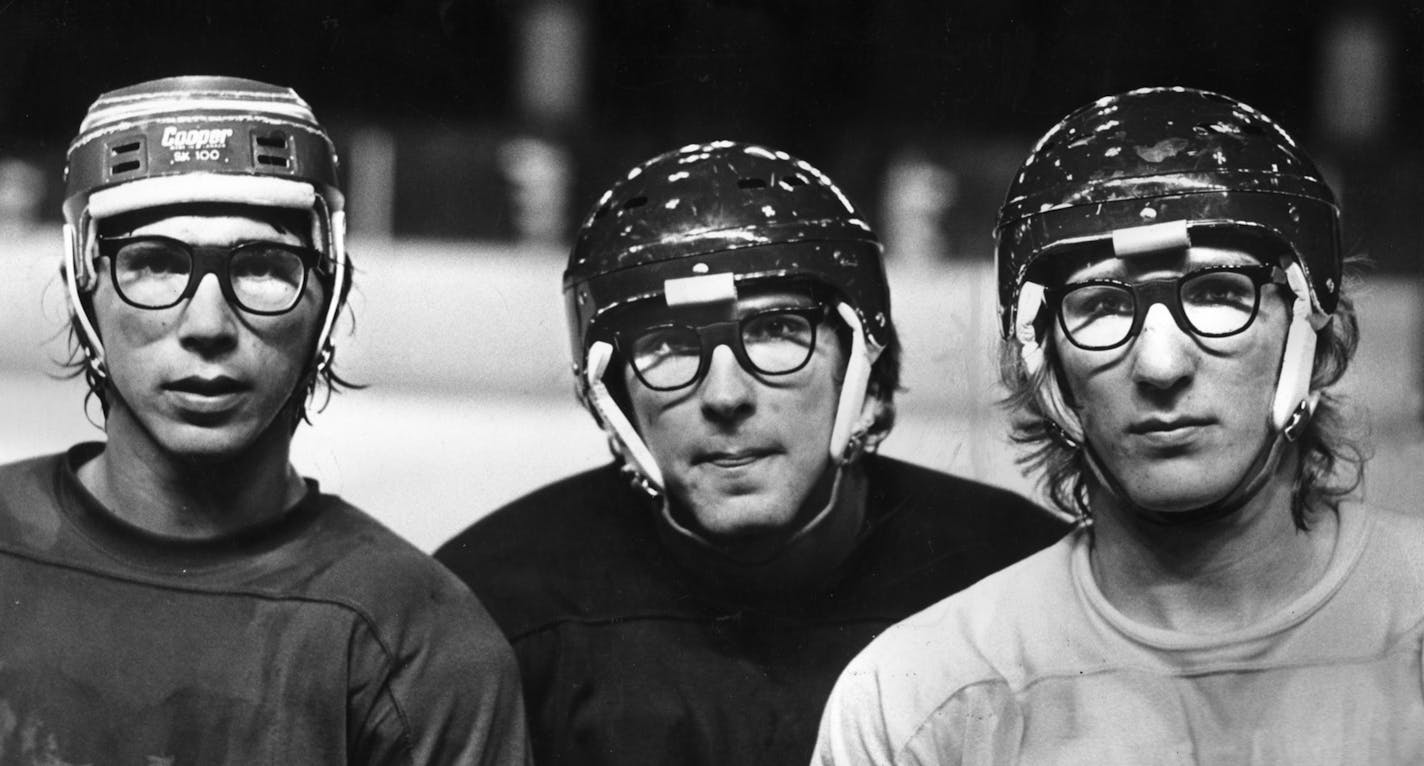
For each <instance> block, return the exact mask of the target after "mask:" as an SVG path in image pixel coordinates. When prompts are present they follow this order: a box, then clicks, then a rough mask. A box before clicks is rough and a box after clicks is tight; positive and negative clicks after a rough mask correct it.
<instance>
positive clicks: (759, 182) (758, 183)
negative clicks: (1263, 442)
mask: <svg viewBox="0 0 1424 766" xmlns="http://www.w3.org/2000/svg"><path fill="white" fill-rule="evenodd" d="M737 188H738V189H765V188H766V179H765V178H738V179H737Z"/></svg>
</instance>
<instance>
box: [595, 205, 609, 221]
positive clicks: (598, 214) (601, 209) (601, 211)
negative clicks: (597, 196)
mask: <svg viewBox="0 0 1424 766" xmlns="http://www.w3.org/2000/svg"><path fill="white" fill-rule="evenodd" d="M612 209H613V206H612V205H610V204H608V203H607V202H605V203H603V204H602V205H599V206H598V210H597V211H595V212H594V214H593V220H595V221H597V220H598V219H600V218H603V217H604V216H606V215H608V211H609V210H612Z"/></svg>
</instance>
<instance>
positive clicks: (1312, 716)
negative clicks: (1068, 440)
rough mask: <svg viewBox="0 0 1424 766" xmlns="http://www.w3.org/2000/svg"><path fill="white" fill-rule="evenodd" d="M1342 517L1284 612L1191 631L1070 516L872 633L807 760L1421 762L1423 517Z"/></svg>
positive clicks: (1367, 512)
mask: <svg viewBox="0 0 1424 766" xmlns="http://www.w3.org/2000/svg"><path fill="white" fill-rule="evenodd" d="M1338 534H1339V538H1338V540H1337V542H1336V546H1335V551H1334V555H1333V557H1332V559H1331V561H1330V564H1329V565H1328V568H1327V570H1326V573H1325V575H1324V576H1323V577H1322V578H1321V580H1320V581H1319V582H1318V583H1317V584H1316V585H1315V586H1314V587H1312V588H1311V589H1310V590H1309V591H1308V592H1307V593H1305V594H1304V595H1302V596H1301V597H1300V598H1298V599H1296V600H1295V601H1294V602H1293V603H1291V604H1289V605H1288V606H1287V607H1286V608H1284V609H1282V610H1281V611H1280V612H1279V613H1277V614H1275V615H1273V616H1271V617H1270V618H1268V619H1266V620H1263V621H1261V622H1260V623H1258V624H1256V625H1252V626H1249V627H1247V628H1244V629H1241V630H1237V631H1233V632H1230V633H1225V634H1191V633H1182V632H1177V631H1173V630H1166V629H1162V628H1157V627H1152V626H1147V625H1143V624H1141V623H1138V622H1134V621H1133V620H1130V619H1128V618H1127V617H1126V616H1124V615H1123V614H1122V613H1121V612H1119V611H1118V610H1117V609H1115V608H1114V607H1113V606H1112V605H1111V604H1109V603H1108V601H1107V599H1106V598H1104V597H1103V594H1102V592H1101V591H1100V590H1099V589H1098V586H1097V583H1096V582H1095V581H1094V579H1093V576H1092V570H1091V568H1090V566H1089V561H1088V548H1089V545H1088V544H1089V537H1088V534H1087V533H1086V532H1083V531H1079V532H1075V533H1073V534H1071V535H1069V536H1068V537H1066V538H1064V540H1063V541H1062V542H1060V543H1058V544H1057V545H1055V546H1053V547H1052V548H1048V549H1046V550H1044V551H1042V552H1040V553H1038V554H1036V555H1034V556H1032V557H1030V558H1028V559H1025V560H1024V561H1022V562H1020V563H1018V564H1016V565H1014V566H1012V567H1010V568H1008V569H1006V570H1004V571H1002V572H999V573H997V574H995V575H992V576H990V577H989V578H986V579H985V580H983V581H981V582H980V583H978V584H977V585H975V586H973V587H972V588H970V589H968V590H966V591H963V592H961V593H959V594H957V595H954V596H951V597H950V598H948V599H945V600H944V601H941V602H940V603H938V604H936V605H934V606H932V607H930V608H929V609H926V610H925V611H923V612H920V613H919V614H917V615H915V616H914V617H911V618H910V619H908V620H905V621H904V622H901V623H899V624H897V625H895V626H894V627H893V628H891V629H890V630H888V631H886V633H885V634H883V635H882V636H880V637H879V638H878V639H876V640H875V641H874V642H873V643H872V644H871V645H870V646H868V647H867V648H866V649H865V651H864V652H862V653H861V654H860V655H859V656H858V657H857V658H856V659H855V660H854V661H853V662H852V663H851V664H850V665H849V666H848V667H847V668H846V670H845V672H844V673H842V675H841V677H840V680H839V681H838V682H837V685H836V689H835V691H834V692H833V693H832V695H831V698H830V701H829V703H828V705H827V708H826V712H825V715H824V717H823V719H822V721H821V728H820V738H819V741H818V742H817V745H816V755H815V763H817V764H846V765H849V764H855V765H856V766H860V765H861V764H1011V763H1012V764H1060V765H1061V764H1099V765H1101V764H1132V765H1133V766H1140V765H1144V764H1233V765H1234V764H1291V765H1292V766H1298V765H1300V764H1352V765H1354V764H1413V763H1424V676H1421V670H1420V667H1421V665H1420V653H1421V645H1422V644H1421V636H1424V520H1420V519H1415V518H1412V517H1405V516H1401V515H1398V514H1393V513H1386V512H1382V511H1377V510H1374V509H1367V508H1363V507H1347V508H1344V509H1342V510H1341V512H1340V526H1339V532H1338Z"/></svg>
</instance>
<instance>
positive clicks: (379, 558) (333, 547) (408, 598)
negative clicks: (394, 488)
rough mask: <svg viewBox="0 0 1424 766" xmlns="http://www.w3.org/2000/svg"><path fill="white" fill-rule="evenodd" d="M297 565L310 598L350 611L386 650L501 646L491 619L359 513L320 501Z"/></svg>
mask: <svg viewBox="0 0 1424 766" xmlns="http://www.w3.org/2000/svg"><path fill="white" fill-rule="evenodd" d="M317 502H319V503H321V504H322V505H323V508H322V509H321V512H320V515H319V517H318V519H319V520H318V522H317V523H316V524H313V525H312V526H311V527H310V528H309V529H307V530H306V532H305V535H304V537H305V539H304V540H302V541H301V543H300V545H299V546H298V551H297V555H296V556H295V558H299V559H300V560H301V562H302V563H301V566H302V567H303V568H305V569H307V570H308V571H309V572H311V573H312V574H311V575H310V580H309V581H307V582H306V583H305V584H304V585H303V586H302V587H303V591H304V592H303V593H302V594H301V595H303V596H304V597H309V598H314V599H324V600H329V601H332V602H335V603H340V604H343V605H345V606H347V607H349V608H351V609H353V610H355V611H356V612H358V613H359V614H360V615H361V617H362V619H364V620H365V621H367V622H368V624H369V626H370V627H371V628H372V630H374V631H375V632H376V633H377V634H378V635H379V636H380V637H381V640H382V641H383V642H384V643H388V644H390V645H392V646H395V645H399V644H401V643H403V642H405V641H414V642H417V643H419V642H424V641H432V640H436V641H454V642H459V643H465V642H469V641H473V642H474V643H477V644H486V643H496V644H497V643H499V642H498V641H497V640H495V639H496V638H497V637H498V635H499V632H498V629H497V628H495V626H494V624H493V621H492V620H491V619H490V617H489V614H488V613H487V612H486V611H485V609H484V607H483V605H481V604H480V602H479V600H478V599H477V598H476V597H475V596H474V595H473V594H472V593H470V591H469V589H468V588H466V587H465V586H464V585H463V584H462V583H461V582H460V581H459V580H458V579H456V578H455V577H454V575H452V574H451V573H450V572H449V571H448V570H446V569H445V568H444V567H442V566H440V564H439V563H438V562H436V561H435V560H434V559H433V558H431V557H430V556H429V555H427V554H425V553H423V552H422V551H420V550H419V549H418V548H416V547H415V546H414V545H411V544H410V543H409V542H408V541H406V540H405V539H404V538H402V537H400V536H399V535H397V534H396V533H394V532H392V531H391V530H389V529H387V528H386V527H385V526H384V525H382V524H381V523H380V522H378V521H376V520H375V519H374V518H372V517H371V516H370V515H368V514H367V513H365V512H364V511H362V510H360V509H359V508H357V507H355V506H353V505H351V504H350V503H347V502H346V501H344V500H342V499H341V498H339V497H337V496H335V495H321V496H320V497H319V498H318V500H317Z"/></svg>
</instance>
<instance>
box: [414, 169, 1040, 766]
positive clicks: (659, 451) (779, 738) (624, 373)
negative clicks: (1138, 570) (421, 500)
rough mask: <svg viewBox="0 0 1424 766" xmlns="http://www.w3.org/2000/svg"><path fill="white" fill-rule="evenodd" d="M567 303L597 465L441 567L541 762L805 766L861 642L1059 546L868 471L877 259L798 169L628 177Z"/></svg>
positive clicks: (574, 265) (879, 428)
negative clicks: (599, 455)
mask: <svg viewBox="0 0 1424 766" xmlns="http://www.w3.org/2000/svg"><path fill="white" fill-rule="evenodd" d="M564 291H565V296H566V298H567V307H568V319H569V324H570V330H571V335H572V345H573V353H574V373H575V375H576V379H577V386H578V390H579V393H580V396H581V398H582V400H583V401H584V403H585V404H586V405H587V406H588V408H589V410H590V411H591V412H592V413H593V415H594V417H595V419H596V420H597V421H598V423H599V424H600V425H601V426H602V427H603V429H604V431H605V432H606V433H607V435H608V438H609V440H610V442H611V444H612V447H613V450H614V452H615V454H616V460H615V462H614V464H612V465H609V466H606V467H603V468H599V469H595V470H592V471H589V472H587V473H583V474H579V475H576V476H573V477H570V478H568V479H565V480H563V481H560V482H557V483H555V484H553V485H551V486H548V487H545V488H543V489H540V490H538V491H536V492H534V493H533V494H531V495H528V496H527V497H525V498H523V499H521V500H518V501H515V502H514V503H513V504H511V505H510V506H508V507H506V508H504V509H502V510H499V511H496V512H495V513H494V514H492V515H491V516H489V517H488V518H486V519H483V520H481V521H480V522H479V523H477V524H476V525H474V526H473V527H472V528H470V529H469V530H467V531H465V532H464V533H462V534H461V535H459V536H458V537H456V538H455V539H454V540H452V541H451V542H450V543H448V544H446V545H445V546H444V547H443V548H442V549H441V550H440V551H439V552H438V553H437V558H439V559H440V560H441V561H443V562H444V563H445V564H447V565H448V566H450V567H451V568H452V569H453V570H454V571H455V572H456V573H457V574H459V575H460V576H461V577H462V578H463V579H464V580H465V581H466V582H467V583H469V584H470V585H471V586H472V588H473V589H474V590H475V592H476V593H477V594H479V595H480V598H481V599H482V600H484V601H485V603H486V604H488V605H489V606H490V609H491V612H492V613H493V614H494V616H495V619H496V620H497V621H498V622H499V623H500V625H501V627H502V628H504V630H505V632H506V633H507V634H508V636H509V637H510V639H511V640H512V642H513V643H514V645H515V652H516V654H517V655H518V657H519V661H520V665H521V670H522V671H523V674H524V689H525V695H526V699H527V700H528V710H529V715H530V718H531V740H532V742H533V745H534V752H535V758H536V760H537V761H538V762H540V763H542V764H601V763H606V764H628V763H639V764H655V763H656V764H664V763H665V764H674V763H675V764H692V765H695V764H708V765H709V766H710V765H712V764H717V765H718V766H721V765H722V764H732V763H735V764H793V763H794V764H803V763H805V762H806V761H807V759H808V758H809V757H810V755H811V747H812V744H813V741H814V738H815V728H816V722H817V720H818V719H819V715H820V711H821V708H822V705H823V704H824V702H825V699H826V695H827V694H828V693H829V691H830V688H831V684H832V683H833V682H834V680H835V677H836V675H837V673H838V672H839V671H840V669H841V668H842V667H843V666H844V664H845V663H846V662H847V661H848V660H849V659H850V658H851V657H852V656H853V655H854V654H855V653H856V652H857V651H859V650H860V648H861V647H863V646H864V645H865V644H866V642H868V641H869V640H870V639H871V637H873V636H874V635H875V634H876V633H878V632H879V631H881V630H882V629H884V628H885V627H886V626H887V625H889V624H891V623H893V622H894V621H896V620H898V619H900V618H902V617H904V616H906V615H908V614H911V613H913V612H915V611H916V610H918V609H920V608H923V607H924V606H926V605H928V604H930V603H932V602H934V601H935V600H938V599H939V598H941V597H943V596H944V595H946V594H948V593H951V592H953V591H955V590H958V589H959V588H962V587H964V586H966V585H968V584H969V583H972V582H974V581H975V580H977V579H979V578H980V577H983V576H984V575H986V574H988V573H990V572H993V571H995V570H997V569H999V568H1001V567H1003V566H1005V565H1006V564H1008V563H1009V562H1012V561H1016V560H1018V559H1020V558H1022V557H1023V556H1025V555H1027V554H1029V553H1031V552H1033V551H1035V550H1038V549H1040V548H1042V547H1044V546H1046V545H1048V544H1050V543H1052V542H1053V541H1054V540H1056V539H1057V538H1058V537H1060V536H1061V535H1062V534H1063V533H1064V531H1065V526H1064V525H1063V523H1062V522H1061V521H1060V520H1058V519H1056V518H1055V517H1053V516H1052V515H1050V514H1049V513H1048V512H1046V511H1044V510H1042V509H1040V508H1038V507H1036V506H1034V505H1032V504H1030V503H1029V502H1028V501H1026V500H1024V499H1022V498H1020V497H1018V496H1016V495H1013V494H1010V493H1007V492H1004V491H1001V490H997V489H993V488H990V487H986V486H983V485H980V484H976V483H974V482H970V481H966V480H964V479H960V478H956V477H952V476H947V475H944V474H941V473H937V472H934V471H931V470H928V469H925V468H920V467H917V466H913V465H910V464H908V463H903V462H900V461H896V460H891V459H887V458H884V457H879V456H877V455H875V454H874V451H875V447H876V445H877V444H879V443H880V441H881V440H882V439H883V438H884V437H885V436H886V434H887V433H888V432H889V430H890V427H891V424H892V422H893V419H894V404H893V397H894V392H895V389H896V386H897V380H898V376H899V367H898V365H899V358H898V356H899V346H898V342H897V341H896V336H895V330H894V325H893V323H892V321H891V312H890V296H889V293H888V289H887V285H886V282H885V272H884V268H883V266H882V263H881V255H880V244H879V242H878V240H877V239H876V236H875V234H874V233H873V232H872V231H871V229H870V227H869V226H867V225H866V223H865V221H864V220H863V219H862V218H861V217H860V216H859V214H858V213H857V212H856V210H855V209H854V208H853V207H852V206H851V204H850V202H849V201H848V200H847V199H846V197H845V196H844V195H843V194H842V193H841V192H840V190H839V189H838V188H837V187H836V186H835V185H834V184H833V183H832V182H831V181H830V180H829V179H828V178H827V177H826V176H825V175H823V174H822V173H821V172H820V171H818V170H817V169H816V168H814V167H812V166H811V165H809V164H807V163H805V162H802V161H800V160H797V159H795V158H793V157H790V156H788V155H787V154H785V153H783V152H779V151H773V150H770V149H766V148H763V147H760V146H753V145H747V144H739V143H732V142H726V141H722V142H716V143H711V144H706V145H693V146H688V147H684V148H683V149H681V150H678V151H673V152H669V153H667V154H663V155H661V156H658V157H655V158H654V159H652V160H650V161H648V162H647V163H645V164H643V165H641V166H639V167H637V168H634V169H633V170H632V171H631V172H630V173H629V174H628V175H627V177H626V179H624V180H622V181H620V182H619V183H617V184H615V185H614V186H613V188H611V189H609V190H608V191H607V192H606V193H605V194H604V195H603V197H602V199H600V200H599V202H598V204H597V205H596V206H595V208H594V209H593V211H592V212H591V213H590V215H589V216H588V218H587V219H586V221H585V223H584V225H583V228H582V229H581V231H580V232H579V235H578V239H577V242H576V244H575V246H574V249H573V252H572V255H571V257H570V260H569V265H568V270H567V271H566V272H565V274H564Z"/></svg>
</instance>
